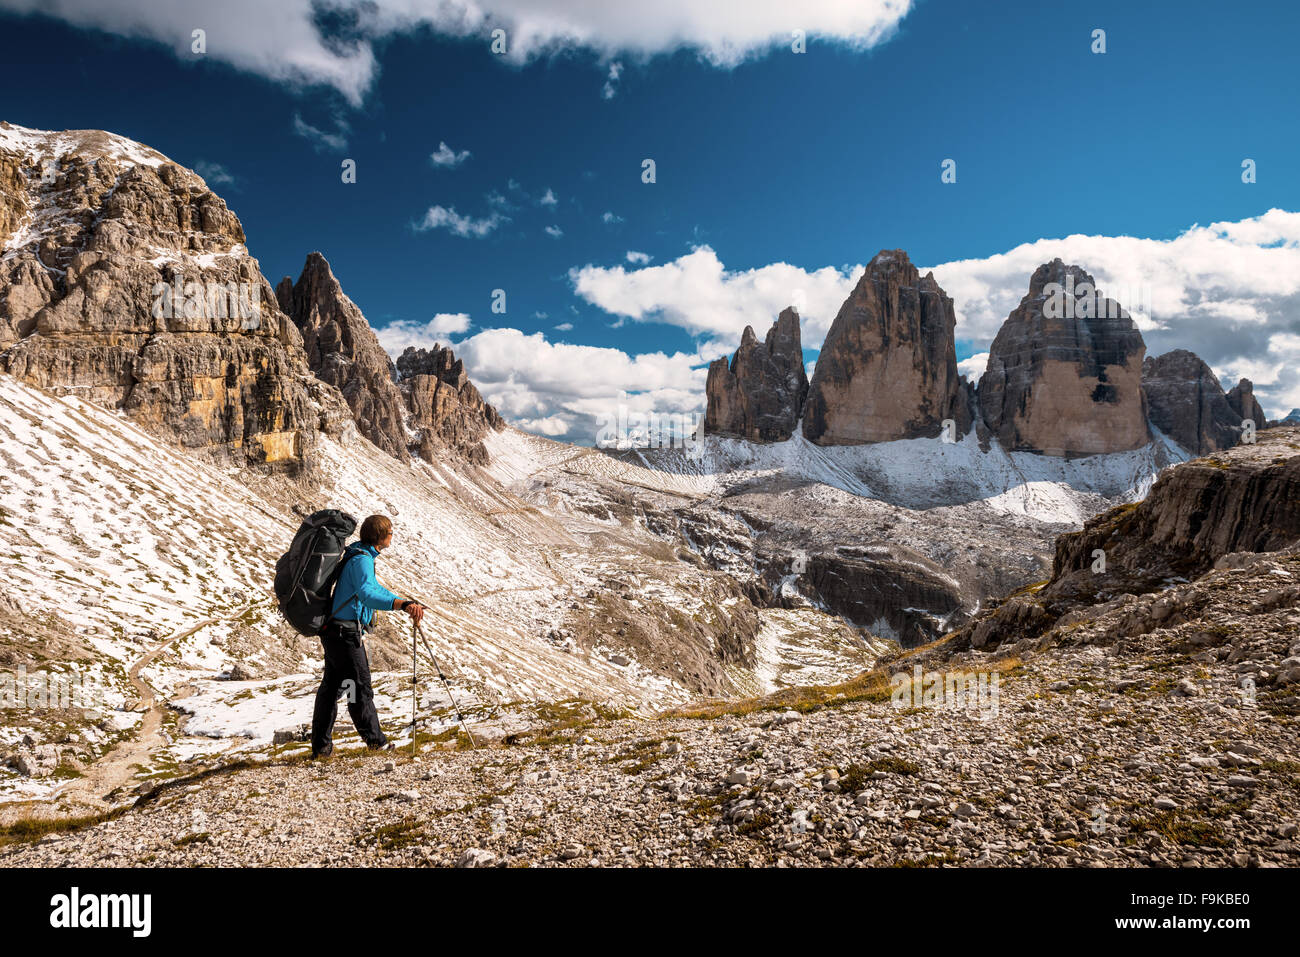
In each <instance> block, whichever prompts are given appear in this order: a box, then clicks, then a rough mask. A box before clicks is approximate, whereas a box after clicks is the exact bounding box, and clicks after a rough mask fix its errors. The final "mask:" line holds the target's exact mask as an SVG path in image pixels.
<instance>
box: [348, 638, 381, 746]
mask: <svg viewBox="0 0 1300 957" xmlns="http://www.w3.org/2000/svg"><path fill="white" fill-rule="evenodd" d="M347 647H348V653H349V655H350V657H351V659H352V675H351V676H350V677H351V678H352V680H353V681H355V682H356V694H355V696H353V698H352V699H350V700H349V701H348V714H350V715H352V723H353V724H354V725H356V726H357V733H358V734H360V735H361V738H362V740H363V741H365V742H366V744H368V745H370V746H371V747H376V746H378V745H383V744H387V743H388V739H387V738H386V737H384V731H383V728H381V727H380V726H379V713H378V712H377V711H376V710H375V693H374V691H373V690H372V689H371V687H370V658H369V657H368V656H367V655H366V647H365V644H364V643H363V642H362V641H361V640H360V639H358V640H357V641H356V642H355V643H353V642H352V641H349V642H348V645H347Z"/></svg>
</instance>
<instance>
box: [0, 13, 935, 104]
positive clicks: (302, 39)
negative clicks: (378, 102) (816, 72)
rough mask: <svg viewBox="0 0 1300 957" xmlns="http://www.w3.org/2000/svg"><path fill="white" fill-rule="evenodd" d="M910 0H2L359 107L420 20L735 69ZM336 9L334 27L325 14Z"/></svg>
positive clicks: (512, 44)
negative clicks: (681, 55)
mask: <svg viewBox="0 0 1300 957" xmlns="http://www.w3.org/2000/svg"><path fill="white" fill-rule="evenodd" d="M910 7H911V0H803V2H801V3H800V4H799V10H798V13H797V16H796V17H795V18H794V19H793V20H792V18H791V12H790V7H789V4H788V2H787V0H748V2H746V3H745V4H743V5H741V6H737V5H733V4H725V3H700V2H699V0H658V2H656V3H652V4H643V3H592V2H590V0H438V2H432V0H330V2H329V3H327V4H318V3H317V2H316V0H276V2H274V3H268V2H266V0H224V2H222V3H220V4H213V3H211V2H210V0H169V2H167V3H158V2H157V0H0V10H8V11H11V12H17V13H33V14H36V13H39V14H44V15H46V16H50V17H55V18H57V19H60V20H63V21H66V22H68V23H71V24H74V25H76V26H80V27H87V28H93V29H98V30H103V31H106V32H109V33H113V34H117V35H119V36H126V37H135V38H141V39H148V40H155V41H158V42H160V43H162V44H164V45H166V46H168V47H170V48H171V49H172V50H173V51H174V53H175V54H176V56H177V57H178V58H182V59H192V58H194V54H192V53H191V52H190V51H191V43H192V40H191V33H192V31H193V30H194V29H195V28H196V26H198V27H201V28H202V29H204V30H206V31H207V53H206V54H205V55H206V56H208V57H211V58H213V59H218V60H221V61H223V62H225V63H229V64H230V65H232V66H234V67H236V68H237V69H240V70H245V71H247V72H250V73H255V74H259V75H261V76H264V77H266V78H267V79H269V80H272V81H275V82H280V83H287V84H289V85H292V86H302V85H308V84H323V85H326V86H331V87H333V88H335V89H336V90H338V91H339V92H340V93H342V94H343V96H344V97H346V98H347V100H348V101H349V102H350V103H351V104H352V105H353V106H359V105H360V104H361V103H362V102H363V101H364V99H365V96H366V94H367V93H368V92H369V90H370V89H371V87H372V85H373V83H374V80H375V77H376V75H377V72H378V62H377V58H376V55H375V49H376V47H377V46H378V45H379V44H381V43H382V42H383V41H384V40H385V39H387V38H389V37H392V36H395V35H399V34H405V33H411V32H414V31H416V30H419V29H422V28H428V29H432V30H433V31H434V32H436V33H439V34H442V35H444V36H451V37H479V38H482V39H483V40H484V41H485V42H486V41H487V39H488V37H489V35H490V33H491V31H492V30H493V29H495V28H498V27H501V28H504V29H505V30H506V35H507V40H508V45H507V54H506V55H507V57H508V58H509V59H511V60H512V61H514V62H517V63H522V62H526V61H528V60H530V59H533V58H535V57H538V56H545V55H549V54H552V53H557V52H561V51H564V50H571V49H574V48H581V49H587V50H591V51H594V52H595V53H597V54H598V55H599V56H600V57H601V58H602V59H604V60H609V59H611V58H612V57H614V56H615V55H632V56H638V57H642V58H645V57H651V56H655V55H659V54H668V53H672V52H674V51H676V50H681V49H689V50H694V51H696V52H697V53H698V54H699V55H700V56H701V57H702V58H704V59H705V60H706V61H708V62H710V63H713V64H715V65H716V66H719V67H731V66H735V65H737V64H739V63H741V62H743V61H744V60H746V59H748V58H750V57H753V56H757V55H761V54H763V53H765V52H767V51H769V50H771V49H773V48H776V47H781V46H786V45H788V44H789V43H790V38H791V30H792V29H794V28H795V27H797V28H799V29H801V30H804V31H805V33H806V34H807V36H809V37H818V38H821V39H824V40H827V41H834V42H837V43H840V44H842V45H844V46H846V47H850V48H853V49H867V48H870V47H872V46H874V45H876V44H878V43H880V42H881V41H882V40H885V39H887V38H888V37H889V36H890V35H891V34H892V33H893V32H894V30H895V29H896V27H897V26H898V23H899V21H900V20H902V18H903V17H904V16H905V15H906V14H907V12H908V10H909V8H910ZM322 8H324V9H325V10H327V11H328V13H329V14H330V16H329V21H330V24H331V26H330V28H329V29H325V28H323V27H322V26H321V19H320V17H319V16H318V14H319V12H320V11H321V9H322Z"/></svg>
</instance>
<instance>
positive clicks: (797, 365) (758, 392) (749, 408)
mask: <svg viewBox="0 0 1300 957" xmlns="http://www.w3.org/2000/svg"><path fill="white" fill-rule="evenodd" d="M705 392H706V396H707V399H708V409H707V411H706V413H705V416H704V431H705V433H706V434H709V435H726V436H733V437H735V438H741V439H749V440H750V441H751V442H784V441H785V440H786V439H788V438H790V436H792V435H793V434H794V430H795V427H796V426H797V425H798V424H799V416H800V414H802V412H803V406H804V401H805V400H806V399H807V397H808V375H807V373H806V372H805V371H804V364H803V347H802V345H801V344H800V341H799V313H797V312H796V311H795V310H794V309H793V308H789V309H785V310H783V311H782V312H781V314H780V315H779V316H778V317H777V320H776V322H774V323H772V328H771V329H769V330H768V332H767V337H766V339H765V340H764V341H763V342H762V344H760V343H759V341H758V337H757V336H755V335H754V328H753V326H746V327H745V332H744V334H743V335H742V336H741V338H740V348H739V349H737V350H736V354H735V356H733V357H732V359H731V362H730V363H728V362H727V360H726V359H725V358H723V359H716V360H714V361H713V362H712V363H711V364H710V365H709V378H708V384H707V386H706V387H705Z"/></svg>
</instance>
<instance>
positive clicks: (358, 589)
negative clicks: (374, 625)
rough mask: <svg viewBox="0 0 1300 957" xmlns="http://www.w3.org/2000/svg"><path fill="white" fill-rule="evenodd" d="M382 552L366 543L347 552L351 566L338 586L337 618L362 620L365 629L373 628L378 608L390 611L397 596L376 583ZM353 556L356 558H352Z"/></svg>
mask: <svg viewBox="0 0 1300 957" xmlns="http://www.w3.org/2000/svg"><path fill="white" fill-rule="evenodd" d="M378 555H379V549H377V548H375V546H373V545H366V544H363V543H362V542H353V543H352V544H351V545H349V546H348V547H347V551H345V552H344V553H343V559H341V560H346V561H347V564H346V565H344V566H343V574H341V575H340V576H339V581H338V584H337V585H336V586H335V587H334V607H333V609H332V614H333V617H335V618H338V619H339V620H340V621H357V620H360V621H361V626H362V627H363V628H368V627H369V626H370V619H371V618H373V617H374V612H375V609H378V610H379V611H388V610H389V609H390V608H392V607H393V602H395V601H396V600H397V596H396V595H394V594H393V593H392V592H391V591H389V590H388V589H387V588H385V587H384V586H383V585H381V584H379V582H378V581H376V580H375V558H376V557H377V556H378ZM349 556H352V557H349Z"/></svg>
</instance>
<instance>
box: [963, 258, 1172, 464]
mask: <svg viewBox="0 0 1300 957" xmlns="http://www.w3.org/2000/svg"><path fill="white" fill-rule="evenodd" d="M1145 353H1146V345H1145V344H1144V343H1143V341H1142V334H1141V333H1140V332H1139V331H1138V329H1137V326H1136V325H1134V323H1133V320H1132V318H1130V317H1129V315H1128V313H1127V312H1125V311H1124V309H1123V308H1122V307H1121V306H1120V304H1119V303H1117V302H1115V301H1114V300H1113V299H1107V298H1105V297H1103V296H1101V295H1100V294H1098V293H1097V292H1096V284H1095V283H1094V282H1093V279H1092V277H1091V276H1089V275H1088V274H1087V273H1086V272H1084V271H1083V270H1082V269H1080V268H1079V267H1078V266H1067V265H1066V264H1065V263H1063V262H1062V261H1061V260H1060V259H1054V260H1052V261H1051V262H1050V263H1044V264H1043V265H1042V266H1039V267H1038V268H1037V269H1036V270H1034V274H1033V276H1032V277H1031V278H1030V280H1029V293H1028V295H1026V296H1025V297H1024V298H1023V299H1021V300H1020V305H1019V306H1017V307H1016V308H1015V309H1014V310H1012V312H1011V315H1009V316H1008V317H1007V321H1006V322H1005V323H1003V324H1002V328H1001V329H1000V330H998V334H997V337H996V338H995V339H994V340H993V345H992V347H991V348H990V350H989V364H988V368H987V369H986V370H985V372H984V375H983V376H982V377H981V378H980V383H979V402H980V413H981V415H982V416H983V419H984V423H985V425H987V426H988V428H989V430H990V431H991V432H992V433H993V434H994V435H996V436H997V438H998V440H999V441H1000V442H1001V444H1002V447H1003V448H1005V449H1008V450H1022V451H1029V452H1038V453H1042V454H1046V455H1056V456H1067V457H1073V456H1083V455H1098V454H1103V453H1107V452H1124V451H1128V450H1129V449H1136V448H1139V447H1140V446H1143V445H1146V444H1147V443H1148V442H1150V441H1151V431H1150V429H1149V428H1148V427H1147V418H1146V409H1145V407H1144V402H1143V396H1142V360H1143V356H1144V355H1145Z"/></svg>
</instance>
